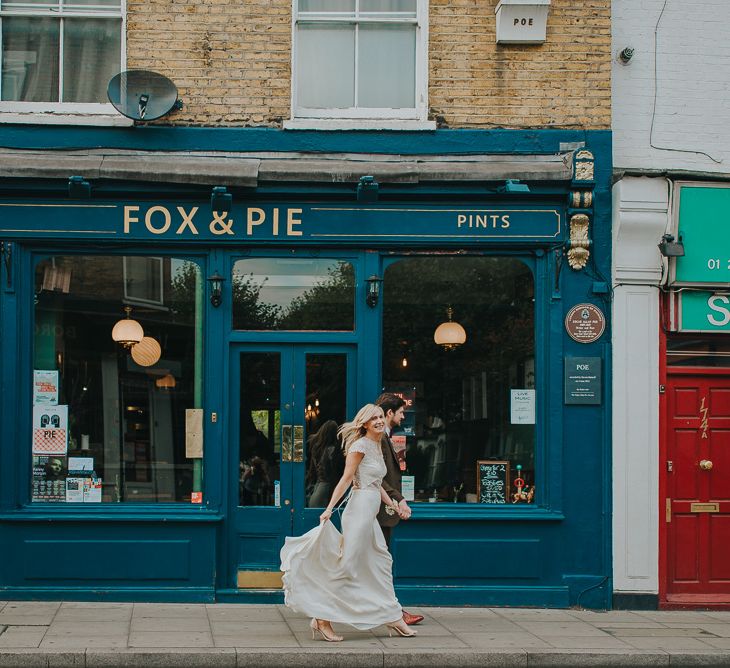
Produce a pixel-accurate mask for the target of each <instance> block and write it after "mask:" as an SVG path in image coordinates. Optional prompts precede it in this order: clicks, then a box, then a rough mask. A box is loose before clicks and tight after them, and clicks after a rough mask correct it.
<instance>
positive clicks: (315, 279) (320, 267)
mask: <svg viewBox="0 0 730 668" xmlns="http://www.w3.org/2000/svg"><path fill="white" fill-rule="evenodd" d="M354 322H355V270H354V268H353V266H352V264H350V263H349V262H342V261H341V260H305V259H298V258H297V259H281V258H256V259H250V260H238V261H237V262H236V264H235V265H234V267H233V326H234V327H235V328H236V329H290V330H291V329H299V330H312V329H324V330H352V329H353V327H354Z"/></svg>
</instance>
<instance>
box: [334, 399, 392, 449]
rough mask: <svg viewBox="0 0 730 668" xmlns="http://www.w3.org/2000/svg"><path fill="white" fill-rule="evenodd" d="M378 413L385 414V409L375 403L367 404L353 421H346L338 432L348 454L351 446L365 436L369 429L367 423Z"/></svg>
mask: <svg viewBox="0 0 730 668" xmlns="http://www.w3.org/2000/svg"><path fill="white" fill-rule="evenodd" d="M378 414H381V415H382V414H383V409H382V408H381V407H380V406H376V405H375V404H365V405H364V406H363V407H362V408H361V409H360V410H359V411H358V412H357V415H356V416H355V417H354V418H353V419H352V422H345V424H343V425H342V426H341V427H340V428H339V430H338V432H337V433H338V434H339V436H340V438H341V439H342V449H343V450H344V452H345V455H347V453H348V451H349V450H350V446H351V445H352V444H353V443H354V442H355V441H357V439H358V438H362V437H363V436H365V433H366V432H367V429H365V425H366V424H367V423H368V422H370V420H372V419H373V418H374V417H377V416H378Z"/></svg>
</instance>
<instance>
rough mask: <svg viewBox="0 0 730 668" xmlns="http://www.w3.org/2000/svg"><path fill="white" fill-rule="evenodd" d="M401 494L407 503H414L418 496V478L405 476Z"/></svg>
mask: <svg viewBox="0 0 730 668" xmlns="http://www.w3.org/2000/svg"><path fill="white" fill-rule="evenodd" d="M401 493H402V494H403V498H404V499H405V500H406V501H413V500H414V499H415V496H416V478H415V476H412V475H404V476H403V477H402V478H401Z"/></svg>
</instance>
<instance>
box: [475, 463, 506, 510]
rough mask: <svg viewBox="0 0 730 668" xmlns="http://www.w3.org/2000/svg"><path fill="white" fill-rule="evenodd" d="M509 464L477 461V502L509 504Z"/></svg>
mask: <svg viewBox="0 0 730 668" xmlns="http://www.w3.org/2000/svg"><path fill="white" fill-rule="evenodd" d="M508 498H509V462H499V461H494V460H489V459H484V460H478V461H477V500H478V501H479V503H507V499H508Z"/></svg>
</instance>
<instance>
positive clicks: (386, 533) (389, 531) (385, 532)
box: [380, 524, 393, 550]
mask: <svg viewBox="0 0 730 668" xmlns="http://www.w3.org/2000/svg"><path fill="white" fill-rule="evenodd" d="M380 528H381V529H382V530H383V538H385V544H386V545H387V547H388V550H390V537H391V536H392V535H393V527H384V526H383V525H382V524H381V525H380Z"/></svg>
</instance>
